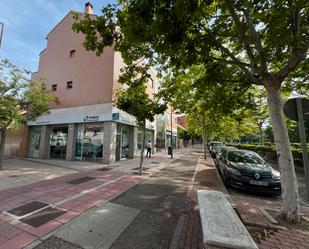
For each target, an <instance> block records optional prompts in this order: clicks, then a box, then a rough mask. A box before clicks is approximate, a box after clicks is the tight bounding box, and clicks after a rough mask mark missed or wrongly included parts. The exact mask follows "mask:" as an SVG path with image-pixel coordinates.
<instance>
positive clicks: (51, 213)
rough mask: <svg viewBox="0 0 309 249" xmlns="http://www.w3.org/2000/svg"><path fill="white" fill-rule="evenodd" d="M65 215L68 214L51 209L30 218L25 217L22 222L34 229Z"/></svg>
mask: <svg viewBox="0 0 309 249" xmlns="http://www.w3.org/2000/svg"><path fill="white" fill-rule="evenodd" d="M65 213H66V212H65V211H63V210H60V209H57V208H52V207H49V208H46V209H44V210H42V211H39V212H37V213H35V214H32V215H30V216H28V217H25V218H23V219H21V220H20V221H22V222H23V223H26V224H28V225H30V226H33V227H39V226H42V225H44V224H46V223H47V222H49V221H51V220H53V219H55V218H57V217H59V216H61V215H63V214H65Z"/></svg>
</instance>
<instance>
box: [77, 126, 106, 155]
mask: <svg viewBox="0 0 309 249" xmlns="http://www.w3.org/2000/svg"><path fill="white" fill-rule="evenodd" d="M103 138H104V130H103V124H102V123H94V124H80V125H78V127H77V136H76V147H75V158H76V159H79V160H87V161H93V160H101V159H102V156H103Z"/></svg>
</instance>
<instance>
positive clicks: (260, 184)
mask: <svg viewBox="0 0 309 249" xmlns="http://www.w3.org/2000/svg"><path fill="white" fill-rule="evenodd" d="M250 184H252V185H259V186H267V185H268V182H262V181H254V180H250Z"/></svg>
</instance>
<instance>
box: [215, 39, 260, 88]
mask: <svg viewBox="0 0 309 249" xmlns="http://www.w3.org/2000/svg"><path fill="white" fill-rule="evenodd" d="M217 45H218V47H219V48H220V50H221V51H222V52H223V53H226V54H227V55H228V56H230V57H231V59H232V60H233V63H230V64H235V65H238V66H239V67H240V68H241V69H242V70H243V71H244V73H245V74H246V75H247V76H248V77H249V78H250V79H251V80H252V81H253V82H254V84H256V85H261V83H260V81H258V79H257V78H255V77H254V76H253V75H252V73H250V71H249V70H248V68H251V67H250V64H248V63H244V62H241V61H240V60H238V59H237V57H236V56H235V55H234V54H233V53H232V52H231V51H230V50H229V49H228V48H226V47H224V46H223V45H222V44H221V43H217ZM226 62H227V61H226Z"/></svg>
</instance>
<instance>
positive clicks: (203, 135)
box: [201, 115, 207, 159]
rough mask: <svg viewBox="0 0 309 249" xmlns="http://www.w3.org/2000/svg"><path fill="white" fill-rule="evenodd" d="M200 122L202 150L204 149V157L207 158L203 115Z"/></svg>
mask: <svg viewBox="0 0 309 249" xmlns="http://www.w3.org/2000/svg"><path fill="white" fill-rule="evenodd" d="M201 122H202V141H203V150H204V159H207V151H206V150H207V148H206V127H205V116H204V115H202V117H201Z"/></svg>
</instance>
